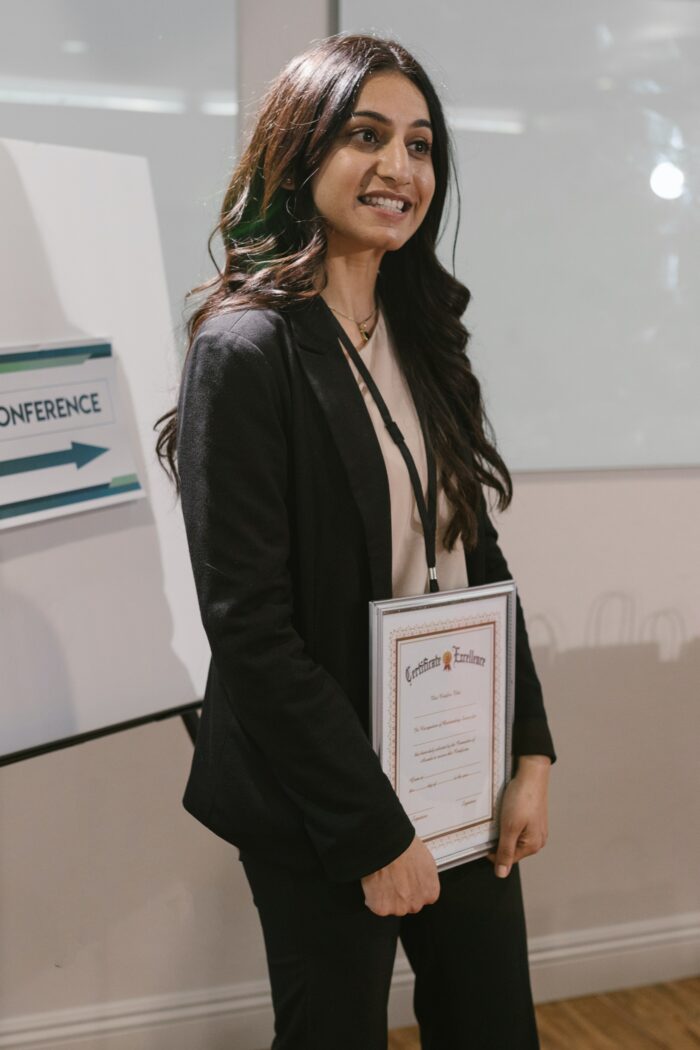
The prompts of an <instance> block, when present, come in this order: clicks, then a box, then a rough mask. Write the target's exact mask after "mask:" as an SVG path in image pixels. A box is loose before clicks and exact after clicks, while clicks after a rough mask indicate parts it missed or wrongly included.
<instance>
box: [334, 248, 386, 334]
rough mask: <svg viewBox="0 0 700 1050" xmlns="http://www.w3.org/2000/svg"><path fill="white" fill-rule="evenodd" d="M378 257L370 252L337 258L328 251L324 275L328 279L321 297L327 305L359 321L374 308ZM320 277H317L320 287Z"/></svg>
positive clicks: (336, 255)
mask: <svg viewBox="0 0 700 1050" xmlns="http://www.w3.org/2000/svg"><path fill="white" fill-rule="evenodd" d="M382 254H383V253H381V254H379V255H378V254H377V253H376V252H373V251H365V252H357V253H354V254H352V255H341V254H338V253H334V252H332V251H331V250H330V249H329V251H328V253H327V254H326V259H325V273H326V276H327V278H328V280H327V283H326V286H325V288H323V290H322V291H321V296H322V297H323V299H325V301H326V303H327V304H328V305H329V306H332V307H333V308H334V309H336V310H341V311H342V312H343V313H344V314H347V315H348V316H349V317H354V318H355V319H356V320H358V321H361V320H363V319H364V318H365V317H368V316H369V315H370V314H371V313H372V311H373V310H374V307H375V305H376V284H377V273H378V271H379V263H380V260H381V255H382ZM321 282H322V278H319V282H318V287H319V288H320V286H321Z"/></svg>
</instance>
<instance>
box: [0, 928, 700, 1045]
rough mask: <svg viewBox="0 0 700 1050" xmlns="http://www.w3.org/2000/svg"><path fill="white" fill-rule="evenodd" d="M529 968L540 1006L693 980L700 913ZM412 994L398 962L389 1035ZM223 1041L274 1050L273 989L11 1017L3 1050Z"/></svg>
mask: <svg viewBox="0 0 700 1050" xmlns="http://www.w3.org/2000/svg"><path fill="white" fill-rule="evenodd" d="M530 967H531V973H532V980H533V987H534V991H535V999H536V1001H538V1002H544V1001H547V1000H551V999H559V998H568V997H571V996H577V995H590V994H594V993H597V992H603V991H610V990H612V989H615V988H625V987H631V986H633V985H637V984H648V983H654V982H657V981H667V980H677V979H679V978H681V977H688V976H693V975H695V974H697V973H698V972H700V912H691V913H688V914H685V915H671V916H667V917H665V918H659V919H648V920H643V921H641V922H632V923H621V924H619V925H615V926H600V927H593V928H590V929H586V930H571V931H569V932H566V933H559V934H552V935H549V936H545V937H536V938H533V939H532V940H531V942H530ZM412 992H413V973H412V972H411V969H410V967H409V966H408V963H407V962H406V960H405V959H404V958H400V959H398V960H397V964H396V967H395V970H394V978H393V982H392V991H391V1000H390V1010H389V1017H390V1024H391V1027H395V1026H396V1027H398V1026H403V1025H410V1024H413V1023H414V1019H413V1012H412V1006H411V998H412ZM215 1032H216V1033H221V1034H222V1035H223V1033H224V1032H225V1038H226V1041H227V1045H228V1046H229V1047H231V1048H235V1050H256V1048H261V1047H264V1046H265V1045H267V1046H269V1044H270V1040H271V1036H272V1006H271V1002H270V990H269V985H268V983H267V982H266V981H254V982H248V983H245V984H236V985H228V986H223V987H220V988H202V989H197V990H194V991H189V992H179V993H172V994H168V995H158V996H150V997H146V998H141V999H128V1000H123V1001H121V1002H111V1003H104V1004H100V1005H91V1006H82V1007H75V1008H72V1009H67V1010H57V1011H53V1012H50V1013H35V1014H30V1015H25V1016H22V1017H14V1018H9V1019H8V1020H5V1021H2V1022H0V1048H2V1050H9V1048H12V1050H15V1048H17V1050H19V1048H30V1047H46V1048H50V1047H53V1048H56V1050H59V1048H60V1050H73V1048H75V1050H85V1048H86V1046H89V1047H90V1050H103V1048H104V1050H142V1048H143V1050H146V1048H148V1050H161V1047H162V1050H191V1048H192V1047H203V1046H207V1045H210V1046H214V1045H222V1044H221V1043H219V1042H218V1039H215V1038H214V1033H215ZM161 1033H162V1039H161V1038H160V1035H161ZM88 1040H89V1042H88Z"/></svg>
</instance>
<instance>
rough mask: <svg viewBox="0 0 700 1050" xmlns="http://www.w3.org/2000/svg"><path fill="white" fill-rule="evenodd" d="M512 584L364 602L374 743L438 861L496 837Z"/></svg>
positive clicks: (503, 770)
mask: <svg viewBox="0 0 700 1050" xmlns="http://www.w3.org/2000/svg"><path fill="white" fill-rule="evenodd" d="M515 596H516V586H515V583H514V582H513V581H512V580H509V581H507V582H504V583H494V584H486V585H485V586H482V587H465V588H461V589H459V590H453V591H437V592H434V593H430V594H420V595H415V596H411V597H407V598H389V599H386V600H385V601H379V602H370V608H369V615H370V640H371V664H370V666H371V671H370V676H371V678H370V686H371V697H372V745H373V747H374V749H375V750H376V751H377V753H378V755H379V758H380V761H381V764H382V768H383V769H384V772H385V773H386V774H387V776H388V777H389V780H390V781H391V783H392V786H393V788H394V790H395V791H396V794H397V795H398V797H399V800H400V802H401V804H402V805H403V807H404V809H405V810H406V813H407V814H408V816H409V817H410V818H411V820H412V821H413V824H414V826H415V828H416V832H417V834H418V835H420V837H421V838H422V839H423V841H424V842H425V844H426V845H427V846H428V847H429V849H430V850H431V852H432V854H433V856H434V858H435V862H436V864H437V867H438V869H439V870H442V869H444V868H449V867H452V866H453V865H455V864H461V863H464V862H465V861H468V860H473V859H475V858H476V857H481V856H484V854H486V853H489V852H491V850H492V848H493V847H495V846H496V844H497V842H498V830H499V811H500V804H501V799H502V796H503V791H504V789H505V786H506V784H507V783H508V780H509V779H510V776H511V765H512V762H511V738H512V727H513V701H514V686H515V605H516V597H515Z"/></svg>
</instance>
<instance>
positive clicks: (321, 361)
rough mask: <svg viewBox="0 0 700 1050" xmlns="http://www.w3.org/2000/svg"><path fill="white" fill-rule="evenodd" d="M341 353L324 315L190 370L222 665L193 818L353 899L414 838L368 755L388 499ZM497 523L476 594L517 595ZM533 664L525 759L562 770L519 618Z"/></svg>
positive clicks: (274, 330) (288, 314) (191, 538)
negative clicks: (501, 588) (353, 888)
mask: <svg viewBox="0 0 700 1050" xmlns="http://www.w3.org/2000/svg"><path fill="white" fill-rule="evenodd" d="M338 334H339V326H338V322H337V321H336V319H335V317H334V316H333V314H332V313H331V311H330V309H329V308H328V307H327V306H326V304H325V302H324V300H323V299H322V298H321V297H320V296H319V297H317V298H315V299H313V300H311V301H310V302H307V303H305V304H303V305H302V306H300V307H294V308H291V309H287V310H285V311H279V310H274V309H239V310H236V311H233V312H229V313H225V314H221V315H219V316H217V317H216V318H213V319H209V320H208V321H206V322H205V324H204V325H203V326H202V328H201V329H200V331H199V333H198V335H197V338H196V339H195V342H194V344H193V346H192V348H191V350H190V353H189V356H188V358H187V362H186V365H185V368H184V372H183V377H182V384H181V388H180V396H179V405H178V434H177V443H178V466H179V471H180V477H181V484H182V511H183V515H184V521H185V528H186V533H187V541H188V545H189V551H190V556H191V561H192V569H193V572H194V579H195V584H196V589H197V595H198V601H199V607H200V611H201V615H202V621H203V624H204V628H205V630H206V633H207V637H208V640H209V644H210V646H211V651H212V660H211V664H210V668H209V675H208V679H207V684H206V690H205V695H204V702H203V706H202V717H201V723H200V728H199V733H198V737H197V741H196V744H195V749H194V757H193V762H192V769H191V772H190V776H189V779H188V782H187V786H186V790H185V794H184V798H183V804H184V806H185V807H186V809H187V810H188V811H189V812H190V813H192V814H193V815H194V816H195V817H197V819H198V820H200V821H201V822H202V823H203V824H205V825H206V826H207V827H208V828H210V829H211V830H212V831H214V832H216V834H218V835H220V836H221V837H222V838H224V839H226V840H227V841H229V842H231V843H233V844H235V845H237V846H239V847H240V848H241V849H242V850H245V849H250V850H255V851H258V852H259V853H262V854H264V855H267V856H269V857H272V858H276V859H277V860H278V861H279V862H280V863H283V864H285V865H287V866H289V867H292V868H297V869H299V870H305V869H311V868H313V867H317V866H318V864H319V862H320V863H321V865H322V866H323V868H324V869H325V871H326V873H327V875H328V876H329V877H330V878H331V879H333V880H336V881H349V880H353V879H358V878H361V877H362V876H363V875H366V874H369V873H370V872H372V871H376V870H377V869H378V868H381V867H383V866H384V865H385V864H388V863H389V862H390V861H391V860H393V859H394V858H395V857H397V856H398V855H399V854H400V853H402V852H403V851H404V850H405V849H406V848H407V847H408V846H409V844H410V842H411V840H412V838H413V836H414V829H413V825H412V824H411V821H410V820H409V818H408V817H407V815H406V813H405V811H404V810H403V808H402V806H401V805H400V803H399V801H398V798H397V796H396V794H395V792H394V790H393V789H392V787H391V785H390V783H389V780H388V779H387V777H386V776H385V774H384V773H383V771H382V769H381V767H380V765H379V760H378V758H377V756H376V754H375V753H374V751H373V750H372V747H371V745H370V740H369V714H370V712H369V706H370V704H369V627H368V602H369V601H370V599H381V598H389V597H391V594H392V585H391V515H390V503H389V485H388V480H387V474H386V468H385V465H384V459H383V456H382V452H381V449H380V446H379V443H378V441H377V437H376V433H375V430H374V427H373V424H372V421H371V419H370V416H369V414H368V412H367V409H366V406H365V404H364V401H363V397H362V394H361V392H360V389H359V387H358V385H357V382H356V380H355V378H354V376H353V374H352V372H351V369H350V366H349V365H348V363H347V361H346V359H345V356H344V354H343V352H342V350H341V348H340V346H339V344H338ZM482 515H483V516H482V519H481V536H480V540H479V543H478V545H477V547H476V548H475V550H474V551H472V552H471V553H470V554H468V555H467V557H466V560H467V572H468V578H469V582H470V584H472V585H476V584H480V583H486V582H490V581H497V580H505V579H510V572H509V570H508V566H507V564H506V562H505V560H504V558H503V555H502V554H501V551H500V549H499V547H498V544H497V534H496V532H495V530H494V528H493V525H492V524H491V522H490V520H489V518H488V516H487V514H486V513H485V511H482ZM516 652H517V661H516V689H515V724H514V735H513V741H514V743H513V751H514V753H515V754H527V753H530V754H548V755H550V757H552V758H554V752H553V749H552V741H551V738H550V735H549V730H548V728H547V721H546V717H545V712H544V708H543V705H542V691H541V688H540V683H539V681H538V678H537V674H536V671H535V668H534V665H533V662H532V657H531V654H530V649H529V646H528V640H527V633H526V630H525V622H524V619H523V614H522V609H521V608H520V605H519V603H518V610H517V638H516Z"/></svg>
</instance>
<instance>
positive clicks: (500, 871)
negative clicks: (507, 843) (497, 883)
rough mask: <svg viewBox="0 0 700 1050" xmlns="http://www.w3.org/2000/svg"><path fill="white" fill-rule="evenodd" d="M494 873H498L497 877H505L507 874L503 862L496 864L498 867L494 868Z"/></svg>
mask: <svg viewBox="0 0 700 1050" xmlns="http://www.w3.org/2000/svg"><path fill="white" fill-rule="evenodd" d="M496 874H497V875H498V877H499V879H505V877H506V875H507V874H508V868H507V867H506V866H505V864H499V865H498V867H497V868H496Z"/></svg>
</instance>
